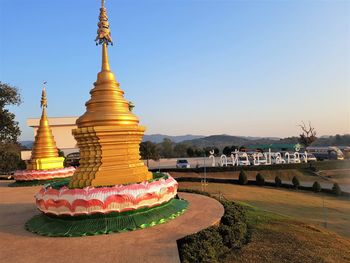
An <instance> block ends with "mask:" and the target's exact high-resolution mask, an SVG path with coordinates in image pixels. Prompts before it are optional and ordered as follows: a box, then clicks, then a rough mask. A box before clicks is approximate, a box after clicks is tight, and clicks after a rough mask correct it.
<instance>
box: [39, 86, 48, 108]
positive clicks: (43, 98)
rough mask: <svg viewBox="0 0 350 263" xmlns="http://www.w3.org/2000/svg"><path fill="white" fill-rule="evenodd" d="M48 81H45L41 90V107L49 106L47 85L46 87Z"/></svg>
mask: <svg viewBox="0 0 350 263" xmlns="http://www.w3.org/2000/svg"><path fill="white" fill-rule="evenodd" d="M46 83H47V81H45V82H44V86H43V91H42V92H41V101H40V105H41V108H47V99H46V87H45V85H46Z"/></svg>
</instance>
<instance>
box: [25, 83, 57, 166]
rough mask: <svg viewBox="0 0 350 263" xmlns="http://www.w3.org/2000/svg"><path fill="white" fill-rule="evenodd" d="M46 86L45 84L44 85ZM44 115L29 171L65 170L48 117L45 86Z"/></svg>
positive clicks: (42, 101)
mask: <svg viewBox="0 0 350 263" xmlns="http://www.w3.org/2000/svg"><path fill="white" fill-rule="evenodd" d="M44 84H45V83H44ZM41 108H42V114H41V118H40V124H39V128H38V130H37V133H36V136H35V141H34V145H33V149H32V157H31V159H30V161H29V162H28V164H27V170H49V169H60V168H63V161H64V158H63V157H59V156H58V149H57V147H56V142H55V139H54V137H53V135H52V131H51V128H50V125H49V121H48V119H47V116H46V108H47V99H46V90H45V86H44V87H43V91H42V94H41Z"/></svg>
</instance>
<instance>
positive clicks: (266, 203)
mask: <svg viewBox="0 0 350 263" xmlns="http://www.w3.org/2000/svg"><path fill="white" fill-rule="evenodd" d="M181 188H187V189H197V190H202V186H201V184H200V183H192V182H191V183H190V182H180V189H181ZM206 191H207V192H209V193H211V194H214V195H218V194H219V193H221V194H222V195H224V197H225V198H227V199H229V200H234V201H240V202H244V203H247V204H249V205H252V206H255V207H258V208H260V209H263V210H266V211H269V212H273V213H278V214H281V215H286V216H290V217H292V218H295V219H297V220H301V221H302V222H305V223H311V224H314V225H318V226H321V227H324V226H325V221H327V229H328V230H331V231H334V232H336V233H337V234H339V235H341V236H343V237H348V238H350V200H349V199H345V198H339V197H333V196H331V195H325V194H320V193H318V194H315V193H312V192H304V191H295V190H286V189H278V188H270V187H258V186H241V185H234V184H216V183H209V184H208V185H207V187H206ZM323 201H324V206H325V208H323Z"/></svg>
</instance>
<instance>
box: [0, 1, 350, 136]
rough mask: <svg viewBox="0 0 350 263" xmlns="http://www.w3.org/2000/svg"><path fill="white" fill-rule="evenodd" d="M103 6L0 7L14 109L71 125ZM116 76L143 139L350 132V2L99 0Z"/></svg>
mask: <svg viewBox="0 0 350 263" xmlns="http://www.w3.org/2000/svg"><path fill="white" fill-rule="evenodd" d="M99 5H100V1H99V0H60V1H47V0H35V1H34V0H31V1H30V0H0V10H1V11H0V35H1V37H0V41H1V42H0V45H1V46H0V80H1V81H2V82H7V83H10V84H12V85H15V86H17V87H19V88H20V90H21V94H22V97H23V101H24V102H23V104H22V105H21V106H20V107H11V110H13V111H14V112H15V114H16V116H17V119H18V121H19V122H20V126H21V129H22V131H23V132H22V139H23V140H27V139H32V138H33V131H32V129H31V128H28V127H27V126H26V119H27V118H30V117H39V115H40V108H39V104H40V103H39V101H40V93H41V88H42V82H43V81H44V80H46V81H47V82H48V85H47V93H48V100H49V107H48V114H49V116H51V117H54V116H79V115H81V114H82V113H84V111H85V106H84V104H85V102H86V101H87V100H88V99H89V96H90V95H89V91H90V89H91V87H92V84H93V82H94V81H95V80H96V74H97V72H98V71H99V69H100V56H101V55H100V53H101V52H100V49H101V47H100V46H99V47H96V46H95V43H94V38H95V36H96V30H97V25H96V24H97V21H98V18H97V17H98V8H99ZM106 7H107V10H108V15H109V20H110V23H111V31H112V37H113V40H114V42H115V45H114V46H113V47H111V48H110V49H109V55H110V63H111V67H112V70H113V71H114V73H115V74H116V76H117V79H118V81H119V82H120V83H121V88H122V89H123V90H124V91H125V94H126V98H127V99H129V100H131V101H133V102H134V104H135V105H136V108H135V113H136V114H137V115H138V116H139V117H140V119H141V123H142V124H143V125H145V126H147V131H146V133H148V134H152V133H163V134H169V135H180V134H202V135H209V134H232V135H247V136H248V135H249V136H293V135H297V134H298V132H299V128H298V127H297V125H298V124H299V123H300V121H301V120H304V121H309V120H310V121H311V122H312V124H313V126H315V128H316V129H317V131H318V134H319V135H324V134H335V133H340V134H343V133H349V132H350V131H349V130H350V121H349V115H350V113H349V112H350V108H349V107H350V91H349V90H350V76H349V75H350V19H349V17H350V2H349V1H301V0H300V1H214V0H211V1H190V0H183V1H180V0H178V1H175V0H174V1H165V0H157V1H155V0H147V1H146V0H145V1H141V0H139V1H131V0H125V1H117V0H109V1H108V0H107V1H106Z"/></svg>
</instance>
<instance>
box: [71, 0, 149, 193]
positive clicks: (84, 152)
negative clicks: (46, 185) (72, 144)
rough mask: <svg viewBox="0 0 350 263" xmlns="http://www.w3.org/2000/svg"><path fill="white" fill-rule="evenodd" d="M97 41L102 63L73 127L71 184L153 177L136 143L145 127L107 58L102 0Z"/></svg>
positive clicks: (108, 37)
mask: <svg viewBox="0 0 350 263" xmlns="http://www.w3.org/2000/svg"><path fill="white" fill-rule="evenodd" d="M97 25H98V30H97V37H96V39H95V41H96V44H97V45H99V44H100V45H102V67H101V71H100V72H99V73H98V75H97V80H96V82H95V83H94V88H93V89H92V90H91V91H90V94H91V98H90V100H89V101H88V102H86V104H85V105H86V112H85V113H84V114H83V115H82V116H80V118H78V120H77V122H76V123H77V126H78V128H77V129H75V130H73V135H74V137H75V139H76V140H77V145H78V147H79V149H80V166H79V168H78V169H77V170H76V172H75V173H74V176H73V178H72V180H71V182H70V187H85V186H90V185H92V186H103V185H115V184H122V183H134V182H141V181H144V180H148V179H150V178H152V174H151V173H150V172H148V169H147V167H145V166H144V163H143V161H141V160H140V152H139V144H140V143H141V140H142V136H143V134H144V131H145V128H144V127H142V126H139V125H138V124H139V120H138V118H137V117H136V116H135V115H134V114H133V113H132V112H131V111H130V110H129V102H128V101H127V100H126V99H125V98H124V96H123V95H124V91H122V90H121V89H120V87H119V83H118V82H117V81H116V79H115V76H114V74H113V72H112V71H111V70H110V65H109V60H108V50H107V47H108V45H109V44H113V42H112V38H111V32H110V29H109V22H108V17H107V11H106V8H105V6H104V0H102V1H101V8H100V14H99V22H98V24H97Z"/></svg>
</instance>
